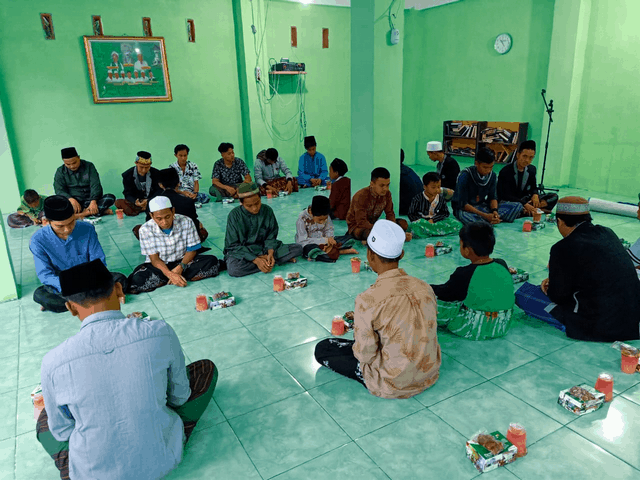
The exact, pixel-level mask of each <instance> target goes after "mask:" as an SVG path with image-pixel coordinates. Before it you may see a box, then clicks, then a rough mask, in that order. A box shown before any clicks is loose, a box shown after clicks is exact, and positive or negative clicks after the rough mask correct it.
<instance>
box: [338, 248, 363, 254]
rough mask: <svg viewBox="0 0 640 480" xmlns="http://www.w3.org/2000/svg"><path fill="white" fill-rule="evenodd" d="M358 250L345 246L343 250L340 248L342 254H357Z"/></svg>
mask: <svg viewBox="0 0 640 480" xmlns="http://www.w3.org/2000/svg"><path fill="white" fill-rule="evenodd" d="M358 253H360V252H358V251H357V250H356V249H355V248H345V249H343V250H340V255H357V254H358Z"/></svg>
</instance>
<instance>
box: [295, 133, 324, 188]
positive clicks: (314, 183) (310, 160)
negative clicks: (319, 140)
mask: <svg viewBox="0 0 640 480" xmlns="http://www.w3.org/2000/svg"><path fill="white" fill-rule="evenodd" d="M304 148H305V150H306V151H307V152H306V153H304V154H303V155H301V156H300V160H299V161H298V185H300V186H301V187H303V188H304V187H319V186H321V185H326V184H327V179H328V178H329V170H328V169H327V159H326V158H324V155H323V154H321V153H320V152H318V151H317V145H316V137H304Z"/></svg>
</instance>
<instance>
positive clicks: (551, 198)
mask: <svg viewBox="0 0 640 480" xmlns="http://www.w3.org/2000/svg"><path fill="white" fill-rule="evenodd" d="M531 197H532V195H527V196H526V197H524V198H522V200H520V202H521V203H529V202H530V201H531ZM538 198H539V199H540V201H541V202H542V201H543V200H544V201H545V202H547V206H546V207H544V208H545V210H553V208H554V207H555V206H556V203H558V195H556V194H555V193H545V194H544V195H538ZM523 212H524V210H523Z"/></svg>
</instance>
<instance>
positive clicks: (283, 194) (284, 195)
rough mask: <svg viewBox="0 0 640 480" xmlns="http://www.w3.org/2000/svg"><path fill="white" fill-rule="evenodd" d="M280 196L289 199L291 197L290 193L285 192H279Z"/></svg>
mask: <svg viewBox="0 0 640 480" xmlns="http://www.w3.org/2000/svg"><path fill="white" fill-rule="evenodd" d="M278 196H279V197H287V196H289V192H284V191H282V192H278Z"/></svg>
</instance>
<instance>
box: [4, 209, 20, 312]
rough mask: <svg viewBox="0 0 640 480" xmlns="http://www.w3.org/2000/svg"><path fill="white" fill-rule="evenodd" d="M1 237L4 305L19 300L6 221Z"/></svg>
mask: <svg viewBox="0 0 640 480" xmlns="http://www.w3.org/2000/svg"><path fill="white" fill-rule="evenodd" d="M2 219H3V217H2V212H1V211H0V220H2ZM0 237H1V238H0V303H2V302H6V301H7V300H15V299H16V298H18V292H17V290H16V282H15V277H14V274H13V264H12V263H11V256H10V255H9V244H8V243H7V236H6V233H5V226H4V221H2V226H1V227H0Z"/></svg>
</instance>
